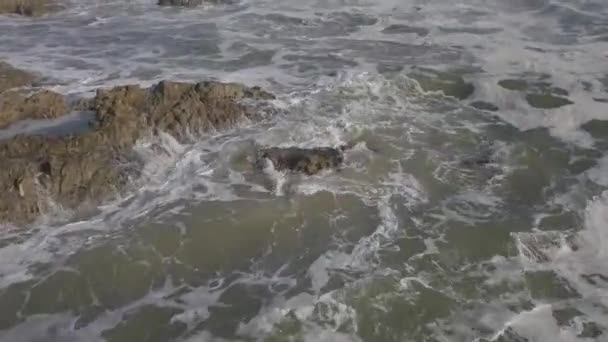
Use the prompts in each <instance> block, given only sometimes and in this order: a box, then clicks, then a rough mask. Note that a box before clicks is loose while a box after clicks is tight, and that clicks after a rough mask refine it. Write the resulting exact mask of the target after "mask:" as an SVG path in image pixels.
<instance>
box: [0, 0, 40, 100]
mask: <svg viewBox="0 0 608 342" xmlns="http://www.w3.org/2000/svg"><path fill="white" fill-rule="evenodd" d="M0 1H2V0H0ZM0 3H1V2H0ZM0 13H1V11H0ZM35 78H36V77H35V76H34V75H32V74H30V73H28V72H25V71H23V70H19V69H16V68H13V67H12V66H11V65H10V64H8V63H5V62H1V61H0V93H2V92H3V91H5V90H8V89H11V88H17V87H23V86H27V85H30V84H31V83H32V82H33V81H34V79H35Z"/></svg>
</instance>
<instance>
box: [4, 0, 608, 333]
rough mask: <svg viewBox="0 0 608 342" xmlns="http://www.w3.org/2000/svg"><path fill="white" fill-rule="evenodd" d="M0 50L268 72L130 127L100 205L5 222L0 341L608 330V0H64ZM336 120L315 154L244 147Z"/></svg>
mask: <svg viewBox="0 0 608 342" xmlns="http://www.w3.org/2000/svg"><path fill="white" fill-rule="evenodd" d="M0 55H2V56H3V57H5V58H6V59H7V60H8V61H9V62H10V63H11V64H13V65H15V66H17V67H21V68H24V69H27V70H33V71H38V72H40V73H42V74H43V75H44V76H46V77H47V82H48V84H49V85H53V88H54V89H55V90H57V91H60V92H64V93H69V94H75V95H84V96H86V95H89V94H90V92H91V91H92V90H93V89H95V88H97V87H100V86H104V87H105V86H110V85H115V84H124V83H140V84H144V85H148V84H151V83H153V82H156V81H158V80H161V79H173V80H189V81H197V80H204V79H219V80H224V81H238V82H244V83H246V84H248V85H261V86H263V87H265V88H267V89H268V90H270V91H272V92H274V93H275V94H276V95H277V96H278V99H277V100H276V101H275V102H274V110H272V111H271V112H269V113H266V114H267V115H265V116H264V120H262V121H259V122H245V123H242V124H241V125H240V126H239V127H235V128H234V129H231V130H229V131H225V132H214V133H210V134H209V135H208V136H207V137H205V138H203V139H201V140H200V141H198V142H197V143H195V144H193V145H181V144H179V143H177V142H176V141H175V140H174V139H172V137H170V136H160V137H158V138H157V140H158V141H142V142H141V143H140V144H139V145H138V147H137V152H138V153H140V154H141V155H142V157H143V158H145V160H146V161H147V162H146V165H145V170H144V176H143V178H142V179H140V180H134V181H135V182H137V184H139V187H138V189H139V190H138V191H135V192H132V193H130V194H129V195H128V196H126V197H124V198H119V199H116V200H114V201H112V202H109V203H105V204H104V205H103V206H101V207H99V208H98V210H96V211H95V212H94V213H90V212H89V213H86V214H83V213H68V212H66V211H65V210H64V209H62V208H59V207H57V208H56V210H54V211H53V213H52V214H51V215H49V216H47V217H43V218H41V219H40V220H39V222H37V223H36V224H33V225H32V226H31V227H28V228H27V229H24V228H23V227H10V226H6V227H3V228H2V229H3V231H2V233H1V235H0V340H2V341H7V342H8V341H11V342H12V341H17V342H18V341H28V342H29V341H62V342H63V341H103V340H106V341H159V342H161V341H162V342H164V341H205V342H206V341H268V342H270V341H315V342H321V341H328V342H329V341H337V342H341V341H345V342H346V341H349V342H350V341H366V342H367V341H369V342H376V341H378V342H392V341H434V342H435V341H436V342H440V341H441V342H443V341H476V342H482V341H495V342H498V341H501V342H506V341H512V342H514V341H531V342H536V341H539V342H545V341H547V342H553V341H564V342H570V341H573V342H579V341H608V153H607V152H608V124H607V121H604V120H608V103H607V102H608V3H607V2H606V1H604V0H510V1H503V0H461V1H449V0H432V1H415V0H400V1H397V0H376V1H372V0H287V1H278V0H240V1H234V2H230V3H223V4H217V5H206V6H202V7H197V8H191V9H176V8H161V7H157V6H156V5H155V3H154V1H152V0H139V1H124V0H123V1H93V0H82V1H76V0H74V1H72V3H71V4H70V6H69V8H68V9H67V10H66V11H63V12H60V13H57V14H53V15H49V16H45V17H42V18H37V19H27V18H21V17H0ZM420 75H422V76H420ZM437 84H441V85H442V86H439V88H437V87H435V88H433V85H437ZM446 84H447V85H446ZM425 85H426V86H425ZM429 85H430V86H429ZM471 85H472V86H473V87H474V91H473V88H472V87H471ZM442 87H443V88H442ZM441 89H443V90H444V91H443V92H442V91H441ZM471 91H473V92H472V94H470V93H471ZM463 92H464V93H466V94H465V96H462V98H464V97H466V95H468V94H470V96H469V97H468V98H467V99H465V100H459V99H458V97H459V94H462V93H463ZM445 94H448V95H454V96H446V95H445ZM479 101H483V102H484V103H485V106H479V105H476V106H474V105H473V104H474V103H475V102H479ZM492 107H497V109H498V110H497V111H493V110H494V109H496V108H492ZM479 108H482V109H492V110H481V109H479ZM2 133H3V134H5V135H6V136H10V134H11V133H10V130H9V131H8V132H7V131H4V132H2ZM350 142H356V145H355V147H354V148H353V149H352V150H349V151H348V152H347V153H346V156H345V165H344V166H343V168H342V169H341V170H339V171H328V172H325V173H323V174H321V175H316V176H311V177H306V176H297V175H293V174H285V173H280V172H276V171H274V170H267V171H268V172H266V173H265V174H260V173H259V172H257V171H256V170H254V169H253V168H252V167H251V165H250V163H249V161H248V157H249V156H250V155H251V153H252V149H253V148H254V147H253V146H254V145H255V144H262V145H270V146H302V147H317V146H338V145H341V144H344V143H350ZM152 145H155V146H159V145H160V146H162V152H163V153H158V149H157V148H156V149H154V150H153V149H152V148H151V146H152ZM74 215H75V217H76V218H75V219H74V218H73V217H74ZM66 217H72V218H71V219H69V220H66Z"/></svg>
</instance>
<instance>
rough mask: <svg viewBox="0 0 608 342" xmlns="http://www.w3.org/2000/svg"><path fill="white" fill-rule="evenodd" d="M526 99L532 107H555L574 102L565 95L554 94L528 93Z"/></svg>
mask: <svg viewBox="0 0 608 342" xmlns="http://www.w3.org/2000/svg"><path fill="white" fill-rule="evenodd" d="M526 101H527V102H528V104H529V105H530V106H532V107H534V108H541V109H555V108H559V107H563V106H568V105H571V104H574V102H572V101H570V100H568V99H567V98H565V97H559V96H554V95H551V94H528V95H526Z"/></svg>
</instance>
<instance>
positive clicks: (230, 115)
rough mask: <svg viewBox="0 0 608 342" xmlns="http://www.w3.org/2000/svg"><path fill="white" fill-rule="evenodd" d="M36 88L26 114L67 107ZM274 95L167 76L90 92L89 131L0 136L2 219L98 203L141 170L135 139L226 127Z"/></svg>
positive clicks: (19, 218) (20, 219)
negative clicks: (147, 82) (146, 83)
mask: <svg viewBox="0 0 608 342" xmlns="http://www.w3.org/2000/svg"><path fill="white" fill-rule="evenodd" d="M32 96H37V97H34V98H33V99H32ZM32 96H30V97H28V98H25V99H23V101H22V102H21V107H19V108H28V109H29V110H28V111H25V114H24V115H26V116H28V117H32V116H33V115H50V114H49V113H60V112H62V110H60V109H63V108H65V100H64V99H63V98H62V97H61V96H60V95H57V94H54V93H50V92H42V93H38V94H34V95H32ZM41 98H42V99H47V98H48V99H49V100H48V101H47V102H48V103H57V104H61V105H56V106H55V107H53V108H54V110H55V111H54V112H53V111H49V110H46V111H45V109H46V107H44V106H45V105H46V103H47V102H45V101H42V100H40V99H41ZM272 98H273V96H272V95H271V94H269V93H267V92H264V91H263V90H261V89H259V88H256V87H253V88H249V87H245V86H243V85H239V84H230V83H218V82H204V83H198V84H191V83H179V82H168V81H163V82H160V83H159V84H157V85H155V86H153V87H151V88H148V89H146V88H142V87H140V86H137V85H127V86H119V87H115V88H111V89H100V90H98V91H97V94H96V96H95V97H94V98H93V99H92V100H90V101H83V102H82V103H81V105H82V106H88V107H89V108H88V109H90V110H92V111H94V113H95V120H94V124H93V127H92V129H91V130H90V131H88V132H86V133H84V134H81V135H67V136H63V137H47V136H39V135H30V136H28V135H20V136H16V137H14V138H12V139H9V140H5V141H0V164H1V165H2V166H3V168H4V172H2V173H0V191H2V193H3V194H4V195H3V196H2V197H1V198H0V222H13V223H27V222H31V221H32V220H34V219H35V218H36V217H38V216H39V215H40V214H41V213H45V212H47V211H48V210H49V209H50V207H52V206H54V205H57V204H59V205H61V206H63V207H67V208H77V207H79V206H81V205H82V204H84V205H86V204H88V203H90V204H96V203H98V202H99V201H101V200H103V199H106V198H108V196H111V195H112V194H114V193H116V192H117V191H120V190H121V189H124V188H125V187H126V186H127V184H128V183H129V182H130V180H132V179H134V178H137V176H138V174H139V170H140V167H141V163H140V161H139V160H138V158H137V157H136V156H135V155H134V153H133V151H132V147H133V145H134V144H135V143H136V141H137V140H138V139H140V138H142V137H144V136H147V135H149V134H157V133H158V132H160V131H163V132H166V133H169V134H172V135H173V136H175V137H176V138H177V139H178V140H181V141H184V140H187V139H189V138H191V137H196V136H197V135H200V134H201V133H203V132H205V131H207V130H208V129H211V128H213V129H221V128H227V127H230V126H232V125H234V124H235V123H237V122H238V121H239V120H240V119H242V118H244V117H252V116H253V114H254V111H253V110H252V109H251V107H250V106H247V105H246V104H244V103H242V100H246V99H251V100H268V99H272ZM51 100H52V101H51ZM62 101H63V102H62ZM41 106H42V107H41ZM62 106H63V107H62ZM22 112H23V111H22Z"/></svg>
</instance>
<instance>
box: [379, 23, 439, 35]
mask: <svg viewBox="0 0 608 342" xmlns="http://www.w3.org/2000/svg"><path fill="white" fill-rule="evenodd" d="M382 33H384V34H407V33H414V34H417V35H419V36H421V37H423V36H426V35H428V34H429V30H428V29H425V28H424V27H414V26H407V25H399V24H393V25H390V26H387V27H386V28H384V30H382Z"/></svg>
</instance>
